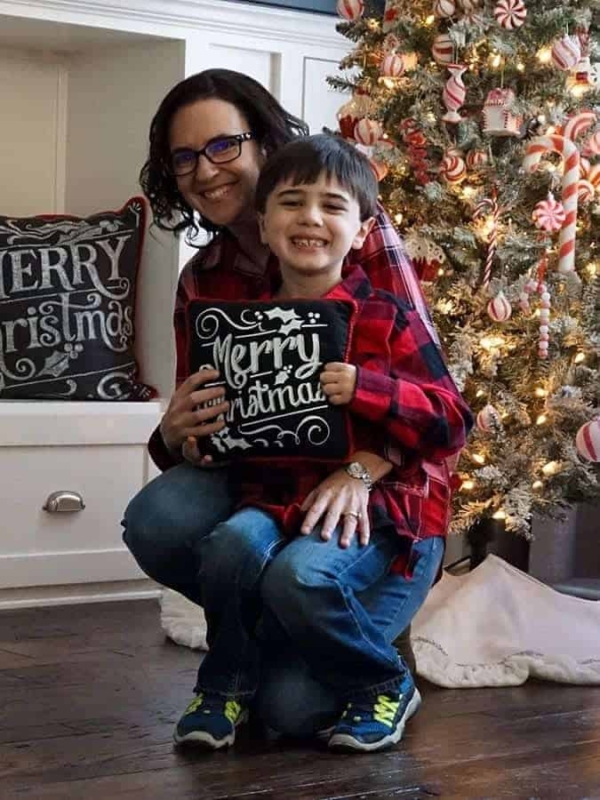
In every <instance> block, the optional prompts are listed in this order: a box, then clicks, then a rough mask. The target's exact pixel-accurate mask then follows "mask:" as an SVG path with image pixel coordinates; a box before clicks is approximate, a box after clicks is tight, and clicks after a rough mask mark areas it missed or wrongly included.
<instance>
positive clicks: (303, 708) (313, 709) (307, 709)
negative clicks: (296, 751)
mask: <svg viewBox="0 0 600 800" xmlns="http://www.w3.org/2000/svg"><path fill="white" fill-rule="evenodd" d="M336 544H337V540H336ZM338 549H339V547H338ZM443 551H444V541H443V537H433V538H431V539H425V540H422V541H419V542H415V543H414V545H413V554H412V565H413V573H412V577H411V578H409V579H406V578H404V577H403V576H402V575H394V574H389V573H388V574H386V575H384V576H383V577H381V578H380V579H379V580H377V581H375V582H374V583H373V584H372V586H371V587H369V588H368V589H365V590H364V591H362V592H359V593H358V594H357V597H358V598H359V599H360V602H361V604H362V606H363V607H364V611H365V612H366V614H367V615H368V616H369V617H370V621H371V623H372V624H373V625H374V626H375V627H376V628H378V629H379V631H380V633H381V635H382V636H383V638H384V640H385V641H386V642H387V643H388V644H389V643H391V642H392V641H393V640H394V638H395V637H396V636H397V635H398V634H399V633H400V632H402V631H403V630H405V629H406V627H407V626H408V625H409V624H410V622H411V620H412V618H413V616H414V615H415V614H416V612H417V611H418V609H419V608H420V606H421V605H422V603H423V602H424V600H425V597H426V596H427V593H428V591H429V589H430V587H431V585H432V584H433V581H434V580H435V576H436V574H437V572H438V570H439V566H440V564H441V560H442V556H443ZM317 552H319V551H317ZM282 601H283V597H281V598H279V601H278V599H277V593H276V592H275V591H273V594H272V597H271V599H270V602H273V603H275V604H278V603H280V602H282ZM267 652H268V648H267ZM290 696H293V697H294V702H293V703H292V704H291V703H290V702H289V698H290ZM340 702H341V701H340V697H339V695H338V694H337V693H336V692H335V691H334V690H332V689H331V688H329V687H327V686H325V685H324V684H323V683H322V679H321V670H320V669H319V667H318V665H317V666H316V669H315V667H314V665H313V669H312V671H310V672H309V670H308V668H307V665H306V664H305V662H304V661H303V659H302V657H301V656H300V654H299V650H298V649H297V648H296V646H295V643H294V642H293V641H291V643H289V644H288V648H287V650H284V655H283V656H279V657H269V658H268V669H267V671H266V674H265V678H264V680H263V681H262V684H261V689H260V692H259V696H258V698H257V703H258V708H259V711H260V713H261V716H262V717H263V719H264V721H265V723H266V724H267V725H269V726H270V727H272V728H274V729H276V730H279V731H281V732H283V733H286V734H288V735H296V736H306V735H310V734H312V733H314V732H315V731H317V730H319V729H322V728H324V727H326V726H327V724H331V723H332V722H333V721H334V719H335V717H336V715H338V714H339V709H340Z"/></svg>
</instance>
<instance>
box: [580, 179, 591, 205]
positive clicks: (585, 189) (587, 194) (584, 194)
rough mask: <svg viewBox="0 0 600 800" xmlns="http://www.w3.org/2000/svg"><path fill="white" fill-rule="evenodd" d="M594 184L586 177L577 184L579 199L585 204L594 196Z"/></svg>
mask: <svg viewBox="0 0 600 800" xmlns="http://www.w3.org/2000/svg"><path fill="white" fill-rule="evenodd" d="M594 193H595V189H594V185H593V183H591V182H590V181H587V180H586V179H585V178H583V179H582V180H580V181H579V183H578V184H577V199H578V201H579V202H580V203H581V204H582V205H585V204H586V203H589V202H590V200H592V199H593V198H594Z"/></svg>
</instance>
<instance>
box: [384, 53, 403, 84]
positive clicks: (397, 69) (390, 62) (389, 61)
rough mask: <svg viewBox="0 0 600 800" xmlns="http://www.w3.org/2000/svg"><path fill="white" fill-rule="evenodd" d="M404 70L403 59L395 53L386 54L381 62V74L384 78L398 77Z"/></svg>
mask: <svg viewBox="0 0 600 800" xmlns="http://www.w3.org/2000/svg"><path fill="white" fill-rule="evenodd" d="M403 72H404V59H403V58H402V56H401V55H398V54H397V53H391V54H390V55H387V56H386V57H385V58H384V59H383V61H382V62H381V74H382V75H383V76H384V77H385V78H399V77H400V76H401V75H402V73H403Z"/></svg>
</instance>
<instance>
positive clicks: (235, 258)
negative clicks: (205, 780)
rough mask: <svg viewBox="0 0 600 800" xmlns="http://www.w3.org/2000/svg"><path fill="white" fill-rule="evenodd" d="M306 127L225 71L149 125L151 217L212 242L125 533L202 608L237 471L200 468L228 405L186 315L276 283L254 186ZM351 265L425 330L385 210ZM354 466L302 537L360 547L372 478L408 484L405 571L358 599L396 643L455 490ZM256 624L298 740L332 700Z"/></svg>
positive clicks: (142, 560) (179, 89) (179, 330)
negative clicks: (192, 348) (190, 337)
mask: <svg viewBox="0 0 600 800" xmlns="http://www.w3.org/2000/svg"><path fill="white" fill-rule="evenodd" d="M306 132H307V129H306V126H305V125H304V124H303V123H302V122H301V121H300V120H298V119H296V118H295V117H293V116H291V115H290V114H288V113H287V112H286V111H285V110H284V109H283V108H282V107H281V106H280V105H279V104H278V103H277V101H276V100H275V99H274V98H273V97H272V96H271V95H270V94H269V93H268V92H267V91H266V90H265V89H264V88H263V87H262V86H260V84H258V83H257V82H256V81H254V80H252V79H251V78H249V77H247V76H245V75H241V74H239V73H235V72H232V71H229V70H219V69H215V70H207V71H205V72H202V73H199V74H198V75H194V76H192V77H190V78H188V79H186V80H184V81H182V82H181V83H180V84H178V85H177V86H175V87H174V89H173V90H172V91H171V92H169V94H168V95H167V96H166V97H165V99H164V100H163V102H162V103H161V105H160V107H159V109H158V112H157V114H156V116H155V117H154V119H153V121H152V126H151V130H150V153H149V158H148V161H147V162H146V164H145V166H144V168H143V170H142V174H141V184H142V187H143V189H144V191H145V193H146V195H147V197H148V199H149V200H150V203H151V205H152V208H153V211H154V218H155V223H156V224H157V225H158V226H159V227H161V228H163V229H167V230H172V231H175V232H178V231H181V230H184V229H188V228H192V230H196V231H198V229H199V228H200V229H204V231H206V232H208V233H209V234H211V236H212V238H211V240H210V241H209V243H208V244H207V245H206V246H204V247H202V248H200V249H199V251H198V253H197V254H196V255H195V256H194V257H193V258H192V259H191V260H190V261H189V262H188V264H187V265H186V266H185V268H184V270H183V272H182V274H181V277H180V281H179V286H178V291H177V299H176V307H175V318H174V323H175V334H176V343H177V387H178V388H177V389H176V391H175V393H174V395H173V397H172V398H171V401H170V403H169V406H168V408H167V411H166V412H165V415H164V417H163V419H162V422H161V424H160V426H159V428H157V430H156V431H155V432H154V434H153V435H152V437H151V440H150V444H149V449H150V453H151V455H152V458H153V459H154V461H155V462H156V464H157V465H158V466H159V468H161V469H162V470H165V472H164V473H163V475H161V476H159V477H158V478H157V479H155V480H154V481H153V482H151V483H150V484H148V485H147V486H146V487H144V489H143V490H142V491H141V492H140V493H139V494H138V495H137V496H136V497H135V498H134V499H133V500H132V501H131V503H130V505H129V507H128V509H127V511H126V514H125V520H124V526H125V533H124V539H125V542H126V544H127V546H128V547H129V548H130V550H131V551H132V553H133V554H134V556H135V558H136V559H137V561H138V563H139V564H140V566H141V567H142V569H143V570H144V571H145V572H146V573H147V574H148V575H150V576H151V577H152V578H154V579H155V580H157V581H158V582H159V583H162V584H164V585H166V586H169V587H171V588H173V589H175V590H177V591H179V592H181V593H182V594H184V595H185V596H186V597H188V598H189V599H190V600H192V601H193V602H196V603H198V604H199V605H202V592H203V591H209V590H210V591H218V590H219V589H218V586H212V587H208V586H206V585H204V586H202V585H201V584H202V581H201V580H200V579H199V575H204V577H205V578H206V580H210V577H206V574H205V573H204V572H203V570H202V559H201V557H200V556H201V553H203V552H205V551H206V541H203V540H204V539H205V537H207V535H208V533H209V532H210V531H211V530H212V529H213V528H215V526H216V525H217V524H218V523H219V522H221V521H223V520H225V519H226V518H227V517H229V516H230V515H231V513H232V510H233V509H234V508H235V504H236V496H235V485H234V481H233V480H232V479H231V475H230V474H229V471H228V470H227V469H210V468H206V467H209V461H208V459H206V458H203V457H202V455H201V441H202V439H203V438H204V437H206V436H208V435H210V434H211V433H214V432H215V431H217V430H219V429H220V428H221V426H222V425H223V423H222V422H219V421H217V416H218V415H219V414H221V413H223V412H224V411H225V410H226V409H227V404H226V403H224V402H219V401H220V398H221V397H222V390H220V389H218V388H203V386H204V384H205V383H208V382H210V381H211V380H214V378H215V374H214V373H211V372H208V371H204V372H199V373H196V374H193V375H189V374H188V368H187V361H186V352H185V342H186V335H185V314H184V310H185V306H186V304H187V302H188V301H189V300H191V299H193V298H195V297H200V296H202V297H204V298H215V299H220V300H233V299H235V300H239V299H244V298H247V299H254V298H257V297H259V296H261V295H262V294H264V292H265V290H266V289H267V288H268V287H269V286H270V285H271V281H272V280H273V279H274V278H276V276H277V264H276V263H275V261H274V259H272V258H270V257H269V253H268V251H267V250H266V248H265V247H263V245H261V244H260V238H259V230H258V224H257V219H256V215H255V212H254V190H255V186H256V181H257V178H258V174H259V171H260V168H261V166H262V164H263V163H264V160H265V159H266V157H267V156H268V155H269V154H270V153H271V152H273V151H274V150H276V149H277V148H278V147H280V146H281V145H282V144H284V143H286V142H288V141H290V140H291V139H293V138H294V137H295V136H298V135H302V134H305V133H306ZM355 260H356V261H357V262H358V263H360V264H361V266H362V267H363V268H364V269H365V271H366V272H367V274H368V276H369V278H370V279H371V282H372V283H373V285H374V286H376V287H378V288H384V289H388V290H390V291H392V292H393V293H394V294H396V295H398V296H400V297H401V298H402V299H405V300H407V301H408V302H410V303H411V304H412V305H414V306H415V307H416V308H417V310H418V311H419V313H420V314H421V315H422V316H423V319H424V321H425V322H426V325H427V326H428V327H429V329H430V330H431V321H430V319H429V317H428V314H427V310H426V307H425V303H424V301H423V298H422V295H421V292H420V289H419V287H418V282H417V279H416V277H415V275H414V273H413V272H412V268H411V267H410V264H409V263H408V261H407V260H406V259H405V257H404V255H403V252H402V249H401V245H400V242H399V240H398V237H397V235H396V234H395V232H394V230H393V228H392V226H391V223H390V221H389V219H388V218H387V217H386V216H385V214H384V213H383V211H381V213H380V214H379V215H378V217H377V219H376V223H375V226H374V229H373V231H372V232H371V233H370V234H369V236H368V238H367V240H366V242H365V245H364V247H363V249H362V250H361V251H360V252H359V253H358V256H357V255H356V254H355ZM209 401H210V407H209V408H206V407H205V405H206V404H207V403H209ZM199 407H202V410H198V408H199ZM198 442H200V446H199V444H198ZM350 461H351V464H350V465H349V466H347V467H345V468H342V469H340V470H338V471H337V472H335V473H334V474H333V475H331V476H330V477H329V478H327V480H325V481H324V482H323V483H322V484H321V485H320V486H319V487H318V488H317V489H316V490H315V491H314V492H311V493H310V495H309V496H308V497H307V499H306V501H305V504H304V508H305V510H306V516H305V519H304V523H303V526H302V532H303V533H304V534H309V533H311V532H312V530H313V529H314V528H315V526H316V525H317V524H318V525H319V526H320V531H321V536H322V538H323V540H330V539H331V538H332V536H333V537H335V536H338V537H339V545H340V546H341V547H352V546H356V539H357V538H358V541H359V542H362V541H366V540H367V538H368V535H369V531H368V524H369V523H368V515H367V514H366V509H367V502H368V492H369V488H370V486H371V485H372V483H373V482H376V481H378V480H379V479H381V478H382V477H383V476H385V475H387V474H388V473H389V472H390V471H391V470H398V478H397V480H399V481H400V480H404V481H405V482H406V481H408V483H407V484H406V485H404V487H403V489H402V491H403V497H404V498H405V500H406V503H407V512H406V514H407V521H408V522H407V524H408V527H409V529H410V530H412V533H413V535H411V536H410V537H408V538H407V539H406V558H405V566H406V568H405V570H404V573H403V574H394V575H388V576H386V577H385V578H383V579H381V580H380V581H379V583H378V584H377V585H375V586H372V587H370V589H368V590H367V591H365V592H364V593H363V595H362V596H361V601H362V603H363V605H364V607H365V609H366V611H367V612H368V613H369V614H370V616H371V619H372V621H373V623H374V624H375V625H377V626H379V628H380V630H382V631H383V632H384V633H385V636H386V638H387V640H388V641H392V640H393V639H394V638H395V637H396V636H397V635H398V634H399V633H400V632H401V631H403V630H404V629H405V628H406V627H407V626H408V624H409V623H410V620H411V619H412V617H413V616H414V614H415V613H416V611H417V610H418V608H419V607H420V606H421V604H422V602H423V600H424V599H425V597H426V595H427V592H428V590H429V588H430V586H431V584H432V583H433V581H434V579H435V576H436V574H437V573H438V571H439V568H440V564H441V559H442V555H443V535H444V534H445V532H446V525H447V518H448V508H449V496H450V492H449V487H448V480H447V472H446V470H445V469H444V467H443V466H442V465H431V469H430V470H428V474H427V475H423V474H419V475H412V476H411V475H410V473H409V471H407V470H406V469H404V470H402V469H401V463H402V459H401V457H400V454H398V453H395V452H393V448H391V447H386V448H385V449H384V452H380V453H369V452H360V453H354V454H353V455H352V457H351V459H350ZM275 478H276V476H273V479H275ZM394 479H396V478H394ZM357 510H358V511H359V513H358V514H357V513H356V511H357ZM360 512H365V513H360ZM219 558H220V563H221V564H222V565H223V568H224V569H227V570H229V571H231V570H234V569H235V568H236V564H238V563H239V564H242V563H243V565H244V570H245V571H246V573H247V572H248V571H249V570H250V571H251V568H252V564H253V561H252V560H253V559H254V560H255V561H256V564H255V568H256V572H257V574H259V572H260V569H261V566H262V564H261V562H260V553H259V555H258V556H257V552H256V549H249V550H244V548H242V547H239V548H237V549H236V550H235V551H232V549H231V548H228V549H224V550H223V552H222V553H220V554H217V560H218V559H219ZM409 570H410V576H411V577H410V580H407V575H408V573H409ZM213 583H214V581H213ZM229 601H231V598H223V602H229ZM258 628H259V630H261V629H262V632H263V652H264V654H265V662H266V665H267V666H266V673H265V674H264V677H263V679H262V689H261V692H260V694H259V698H258V707H259V709H260V712H261V715H262V717H263V719H264V721H265V722H266V723H267V724H268V725H269V726H270V727H272V728H275V729H276V730H279V731H282V732H285V733H293V734H298V735H307V734H312V733H314V732H315V731H317V730H319V729H320V728H323V727H324V726H325V725H327V724H329V723H330V722H331V719H332V717H334V716H335V714H336V711H337V709H338V699H337V698H335V697H333V696H332V695H331V693H330V692H328V690H327V688H326V687H325V686H322V685H321V684H320V683H319V682H318V681H317V680H315V677H314V676H313V675H310V674H309V673H308V671H307V669H306V667H305V665H303V664H301V663H300V662H299V660H298V659H297V658H296V657H295V655H294V653H293V642H285V638H283V640H282V639H279V638H278V636H276V635H271V634H268V635H267V634H265V626H261V625H260V623H259V625H258ZM209 635H210V630H209ZM282 641H283V642H285V645H283V644H282ZM271 645H272V646H271ZM316 708H318V709H319V711H318V713H313V710H314V709H316Z"/></svg>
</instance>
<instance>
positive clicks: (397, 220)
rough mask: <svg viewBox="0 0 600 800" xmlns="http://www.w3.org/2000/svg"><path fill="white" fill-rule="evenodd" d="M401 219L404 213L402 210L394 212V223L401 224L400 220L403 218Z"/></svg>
mask: <svg viewBox="0 0 600 800" xmlns="http://www.w3.org/2000/svg"><path fill="white" fill-rule="evenodd" d="M403 219H404V214H402V212H399V213H398V214H396V216H395V217H394V222H395V223H396V225H401V224H402V220H403Z"/></svg>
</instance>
